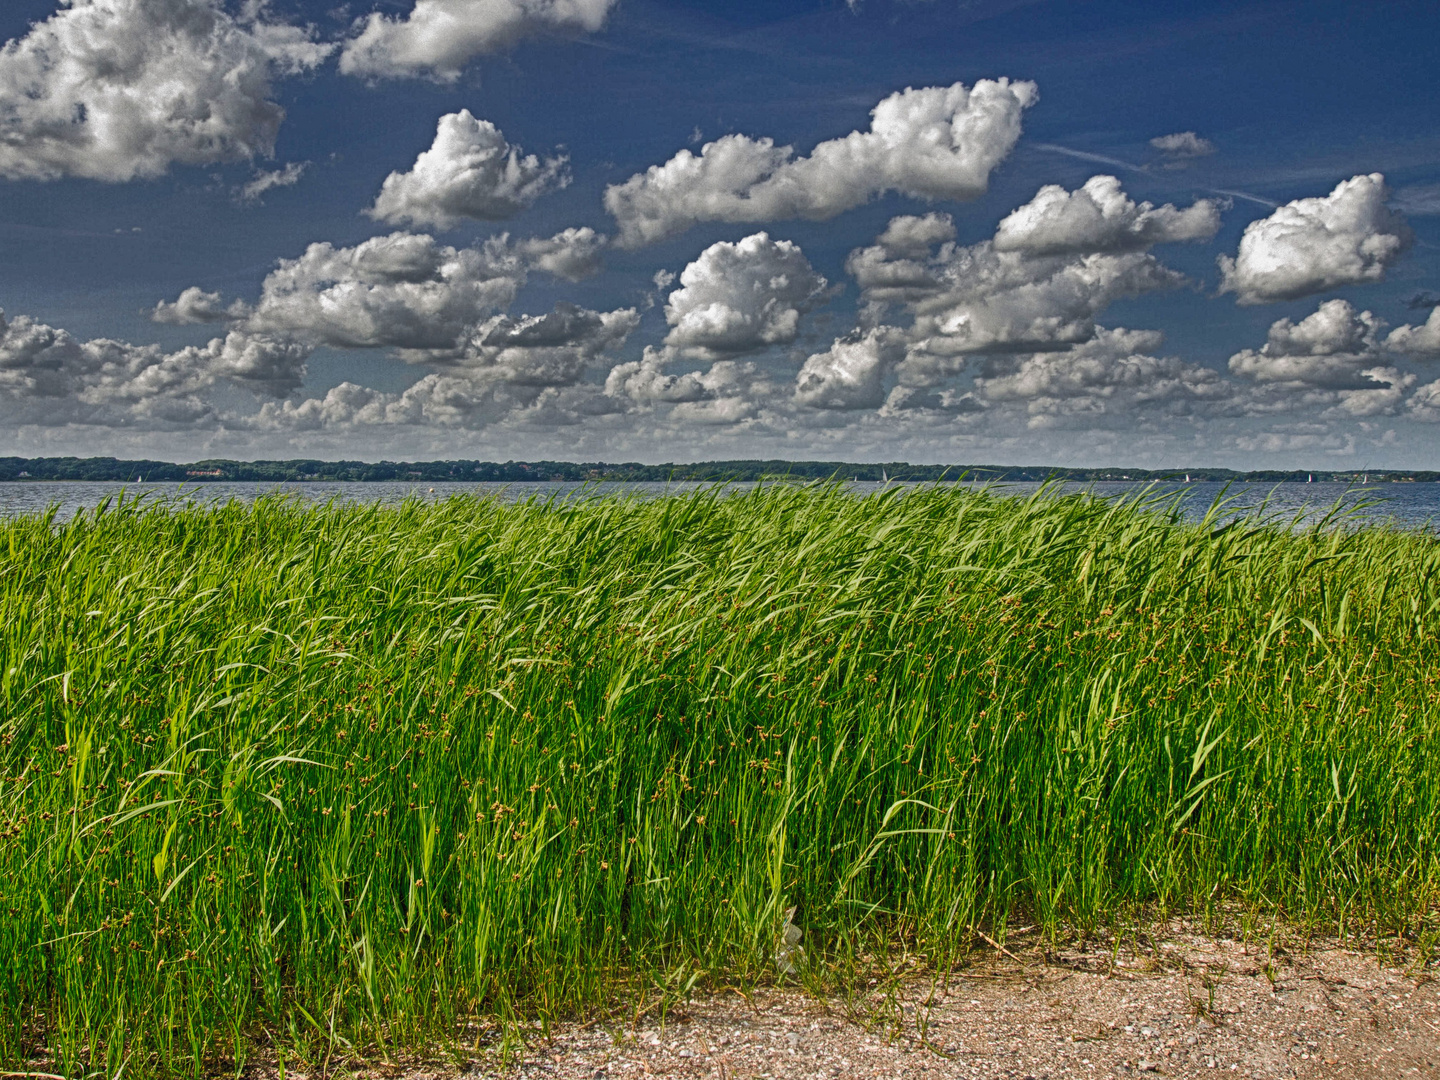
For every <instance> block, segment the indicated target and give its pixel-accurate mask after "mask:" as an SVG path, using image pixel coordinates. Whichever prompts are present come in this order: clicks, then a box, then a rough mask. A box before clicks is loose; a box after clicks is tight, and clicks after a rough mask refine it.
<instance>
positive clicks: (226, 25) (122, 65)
mask: <svg viewBox="0 0 1440 1080" xmlns="http://www.w3.org/2000/svg"><path fill="white" fill-rule="evenodd" d="M331 48H332V47H331V46H329V45H324V44H319V43H317V42H315V41H313V40H312V38H311V34H310V32H309V31H308V30H306V29H302V28H300V27H295V26H290V25H287V24H285V23H281V22H275V21H271V20H269V19H267V18H265V17H264V9H263V5H261V4H258V3H249V4H246V5H245V7H244V8H243V10H242V14H241V15H239V16H231V15H230V14H228V13H227V12H226V11H225V9H224V6H223V4H222V3H221V0H72V2H71V3H69V4H68V6H66V7H64V8H62V9H61V10H59V11H57V12H56V13H55V14H53V15H52V16H50V18H48V19H46V20H44V21H43V22H39V23H36V24H34V25H33V26H32V27H31V29H30V32H29V33H28V34H26V35H25V36H24V37H23V38H18V39H14V40H11V41H9V42H7V43H6V44H5V46H4V48H3V49H0V130H3V137H0V176H3V177H5V178H7V179H12V180H22V179H24V180H53V179H56V178H58V177H62V176H78V177H86V178H89V179H93V180H108V181H124V180H133V179H136V178H137V177H139V178H143V177H155V176H160V175H161V174H163V173H164V172H165V171H166V170H167V169H169V167H170V166H171V165H172V164H176V163H178V164H182V165H195V164H208V163H212V162H219V161H235V160H244V159H248V158H253V157H255V156H256V155H257V154H258V155H262V156H268V155H269V154H270V153H271V152H272V151H273V149H274V145H275V136H276V132H277V131H278V130H279V127H280V123H281V121H282V120H283V119H284V117H285V110H284V109H283V108H281V106H280V105H279V104H277V103H276V102H275V101H273V100H272V99H271V88H272V83H273V81H274V80H275V79H276V78H277V77H280V76H285V75H293V74H297V73H300V72H303V71H307V70H310V69H311V68H314V67H315V66H316V65H317V64H319V63H320V62H321V61H322V60H323V59H324V58H325V57H326V56H327V55H328V54H329V52H330V51H331Z"/></svg>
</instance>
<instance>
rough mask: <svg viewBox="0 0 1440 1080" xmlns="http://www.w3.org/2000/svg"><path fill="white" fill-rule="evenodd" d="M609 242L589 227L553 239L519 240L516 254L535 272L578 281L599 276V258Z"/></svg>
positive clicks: (548, 237) (563, 231)
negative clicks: (543, 272) (539, 271)
mask: <svg viewBox="0 0 1440 1080" xmlns="http://www.w3.org/2000/svg"><path fill="white" fill-rule="evenodd" d="M607 243H609V240H608V239H607V238H606V237H604V236H601V235H600V234H599V233H597V232H596V231H595V230H594V229H592V228H590V226H588V225H585V226H582V227H581V228H578V229H577V228H569V229H564V230H562V231H560V232H558V233H556V234H555V235H554V236H546V237H531V238H530V239H527V240H518V241H516V243H515V252H516V254H517V255H519V257H520V258H521V259H522V260H523V261H524V262H525V264H526V265H527V266H530V267H532V268H534V269H536V270H544V271H545V272H546V273H547V274H554V275H555V276H556V277H559V278H564V279H565V280H566V281H580V280H583V279H584V278H587V277H592V276H594V275H595V274H598V273H599V272H600V254H601V252H602V251H604V250H605V245H606V244H607Z"/></svg>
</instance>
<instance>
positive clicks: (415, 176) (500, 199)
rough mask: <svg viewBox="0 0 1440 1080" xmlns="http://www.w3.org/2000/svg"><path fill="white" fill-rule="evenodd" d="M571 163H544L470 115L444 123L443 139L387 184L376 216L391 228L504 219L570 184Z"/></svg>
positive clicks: (554, 159)
mask: <svg viewBox="0 0 1440 1080" xmlns="http://www.w3.org/2000/svg"><path fill="white" fill-rule="evenodd" d="M565 164H566V158H564V157H552V158H546V159H545V160H543V161H542V160H541V159H540V158H538V157H536V156H535V155H534V154H525V153H524V152H523V151H521V149H520V148H519V147H518V146H512V145H511V144H510V143H508V142H507V141H506V140H505V136H504V135H502V134H501V133H500V129H499V128H497V127H496V126H495V125H494V124H492V123H490V121H488V120H477V119H476V118H475V117H474V116H472V115H471V114H470V110H469V109H461V110H460V111H459V112H458V113H449V114H447V115H445V116H442V117H441V118H440V122H439V124H438V125H437V128H436V131H435V141H434V142H433V143H432V144H431V146H430V149H428V150H426V151H424V152H423V153H422V154H420V156H419V157H417V158H416V159H415V165H414V167H413V168H412V169H411V170H410V171H409V172H392V173H391V174H390V175H389V176H388V177H386V178H385V183H384V185H383V187H382V188H381V190H380V195H379V197H378V198H377V199H376V200H375V205H374V206H372V207H371V208H370V209H369V210H368V211H366V212H367V213H368V214H369V215H370V216H371V217H373V218H375V219H377V220H379V221H386V222H389V223H391V224H405V223H408V224H411V225H416V226H425V225H433V226H434V227H436V228H438V229H453V228H454V227H455V226H456V225H459V224H460V223H461V222H462V221H465V220H472V221H502V220H504V219H506V218H509V217H513V216H514V215H516V214H517V213H519V212H520V211H521V210H524V209H525V208H526V207H527V206H529V205H530V204H531V203H533V202H534V201H535V200H536V199H538V198H539V197H540V196H541V195H544V194H545V193H546V192H549V191H554V190H556V189H557V188H562V187H564V186H565V185H566V184H568V183H569V182H570V178H569V175H568V173H567V172H566V168H565Z"/></svg>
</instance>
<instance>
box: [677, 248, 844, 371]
mask: <svg viewBox="0 0 1440 1080" xmlns="http://www.w3.org/2000/svg"><path fill="white" fill-rule="evenodd" d="M826 296H827V293H826V283H825V279H824V278H823V277H821V276H820V275H819V274H817V273H816V272H815V270H814V269H813V268H812V267H811V266H810V263H809V261H808V260H807V259H806V258H805V254H804V252H802V251H801V250H800V248H799V247H798V246H796V245H795V244H793V243H791V242H790V241H788V240H772V239H771V238H770V236H769V234H768V233H763V232H761V233H755V234H754V235H753V236H747V237H745V238H744V239H743V240H740V241H738V242H736V243H729V242H721V243H718V244H712V245H710V247H708V248H706V249H705V250H704V251H703V252H702V253H701V254H700V257H699V258H697V259H696V260H695V261H694V262H692V263H691V264H690V265H689V266H687V267H685V270H684V271H683V272H682V273H681V275H680V288H678V289H676V290H675V291H674V292H672V293H671V294H670V298H669V300H668V301H667V302H666V304H665V319H666V321H667V322H668V323H669V324H670V333H669V334H668V335H667V336H666V338H665V344H666V345H667V346H669V347H670V348H671V349H674V350H676V351H678V352H680V353H683V354H684V355H686V356H692V357H698V358H701V359H720V358H723V357H727V356H736V355H738V354H741V353H747V352H756V351H758V350H760V349H763V348H765V347H766V346H769V345H785V344H789V343H790V342H792V341H794V340H795V338H796V336H797V334H798V333H799V324H800V316H802V315H803V314H805V313H806V312H807V311H809V310H811V309H812V308H813V307H815V306H816V305H817V304H819V303H820V302H821V301H822V300H824V299H825V298H826Z"/></svg>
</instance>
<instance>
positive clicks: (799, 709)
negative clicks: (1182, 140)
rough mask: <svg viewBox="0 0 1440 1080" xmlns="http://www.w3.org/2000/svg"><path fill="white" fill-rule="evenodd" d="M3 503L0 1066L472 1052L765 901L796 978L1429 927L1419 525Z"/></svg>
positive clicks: (738, 927)
mask: <svg viewBox="0 0 1440 1080" xmlns="http://www.w3.org/2000/svg"><path fill="white" fill-rule="evenodd" d="M0 533H3V538H0V635H3V642H4V656H3V666H0V673H3V677H0V701H3V713H0V837H3V838H0V1068H9V1069H17V1068H23V1067H25V1063H27V1062H30V1063H34V1062H36V1061H44V1062H46V1063H48V1065H47V1069H48V1071H50V1072H55V1073H59V1074H63V1075H67V1076H69V1075H75V1076H78V1075H81V1074H82V1073H84V1074H91V1073H103V1074H104V1075H106V1076H110V1077H115V1076H119V1075H125V1076H150V1075H201V1074H205V1073H207V1072H212V1071H215V1070H217V1069H224V1070H227V1071H232V1072H233V1071H234V1070H238V1069H240V1068H241V1067H243V1065H244V1063H245V1061H246V1060H247V1059H249V1058H251V1057H252V1056H253V1055H255V1054H256V1053H260V1052H263V1053H265V1054H267V1055H269V1056H271V1057H273V1056H275V1055H277V1054H278V1055H279V1056H280V1058H281V1059H282V1060H289V1061H290V1062H291V1063H292V1065H291V1067H292V1068H296V1067H299V1066H298V1065H297V1064H295V1063H296V1062H305V1063H308V1065H309V1066H310V1067H312V1068H320V1067H323V1064H324V1062H327V1061H329V1062H333V1061H335V1060H344V1059H350V1060H358V1059H365V1060H371V1061H376V1060H384V1059H386V1058H387V1057H389V1056H392V1055H395V1054H397V1053H401V1052H403V1051H404V1050H405V1049H406V1048H407V1047H415V1046H418V1045H430V1046H436V1045H439V1046H442V1047H451V1048H452V1049H453V1051H454V1052H455V1053H456V1054H457V1055H461V1054H463V1053H464V1052H465V1050H464V1044H467V1043H472V1042H473V1041H474V1040H475V1039H476V1038H477V1037H478V1036H477V1032H479V1031H480V1030H482V1029H484V1028H485V1025H490V1024H495V1025H499V1030H505V1025H506V1024H514V1023H515V1022H516V1021H517V1019H519V1018H525V1019H527V1020H530V1019H535V1018H539V1019H540V1020H541V1021H542V1022H549V1021H552V1020H555V1019H557V1018H561V1017H567V1016H577V1015H592V1016H602V1015H606V1010H608V1009H611V1008H613V1007H615V1006H616V1005H617V1003H618V1004H623V1005H625V1006H626V1007H627V1008H631V1007H634V1008H645V1007H649V1006H647V1005H645V1004H643V1003H644V1002H648V1003H649V1004H650V1005H653V1004H655V1003H664V1002H668V1001H673V1000H674V999H675V998H676V997H678V996H682V995H684V994H685V993H687V992H689V991H690V990H692V989H694V988H702V987H716V986H720V985H724V984H727V983H728V984H732V985H738V986H744V985H747V984H750V985H753V984H754V983H756V982H759V981H764V980H768V979H774V978H776V977H777V976H778V974H779V973H778V972H777V964H776V948H777V942H780V941H782V940H783V924H784V921H785V917H786V916H785V912H786V911H787V910H788V909H789V908H790V907H792V906H797V907H798V909H799V910H798V913H797V914H796V915H795V916H794V920H795V923H796V925H798V926H799V927H801V928H802V929H803V932H804V938H803V949H804V952H803V955H802V954H801V953H798V952H797V953H794V954H793V955H791V956H788V957H782V965H781V966H785V965H786V964H788V963H789V962H790V960H793V961H794V964H793V966H794V967H795V969H796V971H795V977H798V978H802V979H817V980H824V979H825V978H827V977H830V976H834V975H835V974H836V973H841V972H844V971H846V970H853V969H854V965H855V964H856V963H858V962H859V959H858V958H861V957H867V956H868V957H871V958H873V957H875V956H877V955H879V956H883V955H884V953H885V950H887V949H891V950H903V951H905V952H907V953H908V954H911V955H918V956H923V957H924V958H926V960H927V961H928V962H929V963H931V964H934V965H938V966H943V965H946V964H949V963H952V962H955V961H956V960H957V959H958V958H961V957H962V956H963V954H964V953H965V951H966V950H967V949H968V948H969V947H970V946H971V944H972V943H973V942H974V941H975V940H976V935H977V934H985V935H987V936H989V937H990V938H992V939H995V940H997V941H1002V942H1003V937H1004V934H1005V930H1006V927H1007V926H1013V925H1014V924H1015V920H1017V919H1023V920H1024V921H1025V922H1026V923H1034V924H1036V925H1038V926H1040V927H1041V928H1042V929H1043V930H1044V932H1046V933H1048V934H1052V935H1063V934H1072V933H1085V932H1087V931H1089V930H1091V929H1093V928H1095V927H1098V926H1104V927H1115V926H1124V925H1134V924H1135V923H1136V920H1140V919H1142V918H1150V917H1154V916H1155V915H1156V914H1161V915H1163V914H1165V913H1170V912H1182V911H1183V912H1193V913H1196V914H1198V915H1200V916H1204V915H1207V914H1208V915H1210V916H1212V917H1215V916H1218V915H1219V914H1226V913H1228V916H1229V917H1233V916H1234V915H1235V913H1237V912H1238V913H1240V916H1241V917H1242V918H1245V919H1248V920H1251V925H1252V926H1253V927H1256V928H1258V931H1257V932H1263V928H1264V927H1265V926H1268V925H1270V924H1271V922H1273V921H1274V920H1285V921H1286V922H1287V923H1289V924H1295V923H1303V924H1305V925H1310V926H1321V927H1324V928H1326V929H1327V930H1328V931H1330V932H1340V933H1345V932H1354V931H1356V930H1358V929H1364V930H1365V931H1366V932H1367V933H1374V932H1376V931H1381V932H1386V933H1401V934H1406V935H1409V936H1410V937H1411V938H1412V940H1413V941H1414V942H1415V943H1417V944H1418V946H1419V947H1420V948H1422V949H1427V948H1430V947H1431V946H1432V945H1433V941H1434V927H1435V918H1434V916H1435V911H1436V895H1437V893H1436V885H1437V882H1440V873H1437V871H1440V866H1437V851H1440V848H1437V842H1436V830H1437V828H1440V813H1437V811H1440V727H1437V715H1440V711H1437V693H1440V690H1437V680H1440V668H1437V663H1436V661H1437V658H1440V647H1437V638H1436V633H1437V630H1440V543H1437V541H1436V539H1435V538H1433V537H1432V536H1430V535H1428V534H1424V533H1421V532H1416V531H1403V530H1398V529H1393V528H1385V527H1367V528H1358V527H1352V526H1351V525H1349V524H1347V522H1346V521H1345V520H1344V518H1343V515H1339V514H1338V513H1337V514H1336V515H1332V516H1331V517H1329V518H1327V519H1325V520H1324V521H1321V522H1318V523H1316V524H1315V525H1314V526H1310V527H1299V526H1297V525H1296V524H1295V523H1291V522H1276V521H1270V520H1267V519H1266V518H1265V517H1264V515H1263V514H1260V515H1251V516H1248V517H1241V518H1238V519H1233V520H1231V519H1227V518H1226V514H1225V511H1224V509H1223V507H1221V506H1218V505H1217V507H1216V508H1215V509H1214V510H1213V511H1212V514H1211V515H1210V517H1208V518H1207V519H1206V520H1205V521H1203V522H1200V523H1198V524H1196V523H1189V524H1187V523H1185V522H1183V521H1182V520H1181V519H1180V518H1179V516H1178V514H1177V513H1176V510H1175V506H1174V504H1173V503H1166V502H1163V501H1159V500H1146V499H1144V498H1140V499H1131V500H1128V501H1106V500H1100V499H1095V498H1090V497H1086V496H1083V495H1079V496H1077V495H1070V496H1062V495H1061V494H1059V493H1058V492H1055V491H1051V490H1046V491H1042V492H1040V493H1039V494H1037V495H1035V496H1034V497H1032V498H1024V499H1022V498H1012V497H1000V496H998V495H996V494H994V493H987V492H984V491H981V492H967V491H954V490H943V489H920V490H911V491H902V490H899V489H891V490H887V491H885V492H884V493H881V494H877V495H874V496H872V497H868V498H857V497H854V496H852V495H849V494H846V493H845V492H844V491H842V490H840V489H838V488H836V487H831V486H812V487H795V486H783V485H776V486H767V487H763V488H761V489H759V490H755V491H753V492H750V493H747V494H732V493H727V492H725V491H723V490H721V489H714V490H710V491H706V492H701V493H698V494H694V495H691V496H686V497H667V498H658V499H653V500H648V501H647V500H639V499H626V498H607V499H598V498H597V499H579V500H573V501H569V502H561V501H551V502H544V501H530V502H526V503H521V504H512V505H505V504H502V503H500V502H498V501H495V500H487V499H472V498H456V499H451V500H448V501H445V502H442V503H439V504H422V503H420V502H410V503H405V504H403V505H392V506H379V505H376V506H369V507H358V508H357V507H340V506H330V507H319V508H314V507H308V508H307V507H302V506H299V505H296V504H295V503H293V502H287V501H284V500H282V499H278V498H267V499H262V500H260V501H259V502H258V503H255V504H254V505H250V506H246V505H240V504H231V505H227V506H223V507H218V508H175V507H171V508H167V507H163V506H150V505H145V504H138V505H137V504H135V503H133V502H130V503H127V502H122V503H120V504H118V505H108V506H103V507H101V508H100V509H99V510H97V511H95V512H92V513H87V514H84V515H81V516H80V517H77V518H76V519H74V520H73V521H70V522H68V523H65V524H63V525H62V524H59V523H57V522H56V521H55V520H54V518H53V515H52V516H49V517H31V518H21V519H17V520H12V521H9V522H6V523H4V524H3V525H0ZM792 937H793V935H792ZM847 965H848V966H847Z"/></svg>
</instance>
